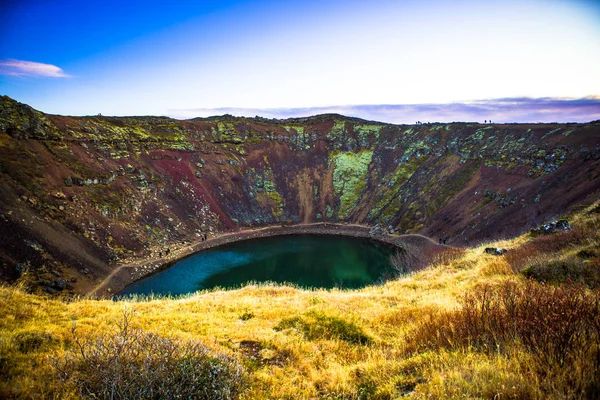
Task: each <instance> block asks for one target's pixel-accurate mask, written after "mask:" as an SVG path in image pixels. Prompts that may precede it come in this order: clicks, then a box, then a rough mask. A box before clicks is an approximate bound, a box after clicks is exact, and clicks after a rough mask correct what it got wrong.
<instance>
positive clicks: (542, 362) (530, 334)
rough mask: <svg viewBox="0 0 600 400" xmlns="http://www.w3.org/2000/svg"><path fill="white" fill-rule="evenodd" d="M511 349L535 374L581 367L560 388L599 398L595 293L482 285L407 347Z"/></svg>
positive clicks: (599, 320) (435, 317) (433, 319)
mask: <svg viewBox="0 0 600 400" xmlns="http://www.w3.org/2000/svg"><path fill="white" fill-rule="evenodd" d="M511 346H522V347H523V348H524V349H525V350H526V351H527V352H528V353H530V354H531V355H532V357H533V359H534V360H535V362H536V370H537V371H538V373H539V374H540V375H544V376H545V375H548V374H550V373H551V371H561V370H564V368H574V366H581V365H586V366H587V367H586V370H585V371H583V372H582V374H581V375H582V376H581V377H579V378H578V379H577V380H575V381H573V382H570V383H565V385H573V386H575V387H576V388H575V391H576V392H577V393H578V394H579V395H585V396H589V395H591V394H594V395H600V384H599V383H598V382H600V381H599V380H598V379H597V378H598V376H600V291H589V290H587V289H585V288H584V287H583V286H581V285H565V286H560V287H552V286H551V287H548V286H543V285H540V284H538V283H536V282H533V281H529V282H527V283H526V284H524V285H519V284H517V283H516V282H512V281H507V282H504V283H503V284H501V285H499V286H497V287H493V286H490V285H483V286H480V287H478V288H476V289H475V290H473V291H472V292H471V293H468V294H467V295H465V296H464V298H463V299H462V301H461V307H460V309H458V310H456V311H445V312H439V313H437V314H432V315H430V316H429V318H428V319H426V320H425V321H423V323H421V324H419V325H418V326H417V327H416V329H415V331H414V333H413V335H412V336H409V346H408V348H409V349H412V350H413V351H414V350H424V349H428V348H429V349H436V348H437V349H439V348H448V349H475V350H479V351H484V352H505V351H506V350H507V349H508V348H509V347H511ZM553 373H554V372H553ZM559 389H560V390H559V391H562V392H565V390H566V388H564V387H563V388H559ZM562 389H565V390H562ZM571 389H573V388H572V387H570V388H569V390H571Z"/></svg>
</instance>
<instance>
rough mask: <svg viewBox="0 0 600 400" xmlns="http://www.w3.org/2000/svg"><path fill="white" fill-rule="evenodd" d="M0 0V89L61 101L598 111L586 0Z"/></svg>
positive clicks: (597, 62)
mask: <svg viewBox="0 0 600 400" xmlns="http://www.w3.org/2000/svg"><path fill="white" fill-rule="evenodd" d="M171 3H173V4H167V2H153V1H130V2H126V1H113V0H108V1H103V2H96V1H72V0H64V1H53V0H45V1H42V0H16V1H15V0H5V1H4V2H2V3H0V35H1V36H0V37H2V40H0V94H6V95H9V96H11V97H13V98H15V99H17V100H19V101H21V102H24V103H27V104H30V105H32V106H33V107H35V108H37V109H39V110H42V111H45V112H49V113H56V114H69V115H86V114H97V113H102V114H104V115H149V114H152V115H169V116H173V117H176V118H191V117H195V116H208V115H215V114H222V113H232V114H235V115H247V116H254V115H264V116H269V117H288V116H303V115H310V114H316V113H320V112H340V113H343V114H347V115H354V116H359V117H363V118H367V119H376V120H383V121H387V122H397V123H412V122H414V121H416V120H421V121H456V120H483V119H492V120H494V121H497V122H513V121H517V122H537V121H559V122H562V121H580V122H584V121H589V120H594V119H600V97H599V96H600V67H598V66H600V6H599V5H598V4H596V3H597V2H594V1H584V0H580V1H576V0H572V1H566V0H520V1H515V0H503V1H494V0H490V1H481V0H480V1H470V0H463V1H442V0H421V1H411V0H408V1H398V0H371V1H358V0H346V1H341V0H321V1H314V0H304V1H296V0H291V1H267V0H253V1H251V0H246V1H243V0H237V1H177V2H171Z"/></svg>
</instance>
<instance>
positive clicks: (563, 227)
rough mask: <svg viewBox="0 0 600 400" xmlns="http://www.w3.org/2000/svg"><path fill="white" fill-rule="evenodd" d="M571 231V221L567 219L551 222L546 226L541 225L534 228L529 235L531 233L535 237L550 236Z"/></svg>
mask: <svg viewBox="0 0 600 400" xmlns="http://www.w3.org/2000/svg"><path fill="white" fill-rule="evenodd" d="M570 230H571V224H569V221H568V220H566V219H564V218H563V219H559V220H558V221H550V222H548V223H546V224H543V225H540V226H539V227H537V228H533V229H531V231H529V233H531V234H532V235H534V236H537V235H550V234H553V233H556V232H562V231H570Z"/></svg>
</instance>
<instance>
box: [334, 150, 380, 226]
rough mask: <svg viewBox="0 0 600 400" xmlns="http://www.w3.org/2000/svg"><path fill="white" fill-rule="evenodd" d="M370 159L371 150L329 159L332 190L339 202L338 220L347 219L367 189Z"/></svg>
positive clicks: (338, 155) (339, 155) (340, 154)
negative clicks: (331, 169) (331, 168)
mask: <svg viewBox="0 0 600 400" xmlns="http://www.w3.org/2000/svg"><path fill="white" fill-rule="evenodd" d="M372 157H373V150H361V151H359V152H357V153H351V152H346V153H335V154H333V155H332V156H331V157H330V159H331V164H332V165H333V188H334V191H335V194H336V197H337V198H339V202H340V205H339V208H338V214H337V215H338V218H340V219H346V218H348V217H349V216H350V213H351V212H352V211H353V209H354V207H355V206H356V204H357V202H358V201H359V200H360V198H361V195H362V193H363V191H364V190H365V188H366V187H367V179H366V178H367V173H368V172H369V164H370V163H371V158H372Z"/></svg>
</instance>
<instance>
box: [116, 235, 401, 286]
mask: <svg viewBox="0 0 600 400" xmlns="http://www.w3.org/2000/svg"><path fill="white" fill-rule="evenodd" d="M395 251H396V248H395V247H394V246H392V245H388V244H385V243H381V242H377V241H373V240H369V239H363V238H354V237H348V236H333V235H293V236H274V237H266V238H260V239H252V240H245V241H241V242H236V243H230V244H226V245H223V246H219V247H215V248H212V249H208V250H204V251H201V252H199V253H196V254H193V255H191V256H189V257H187V258H184V259H182V260H180V261H177V262H175V263H174V264H173V265H172V266H170V267H169V268H167V269H164V270H162V271H160V272H158V273H156V274H154V275H151V276H149V277H146V278H144V279H141V280H139V281H136V282H134V283H132V284H130V285H129V286H127V287H126V288H125V289H123V290H122V291H121V292H120V293H119V295H130V294H144V295H146V294H151V293H154V294H171V295H180V294H187V293H193V292H195V291H198V290H202V289H211V288H215V287H221V288H237V287H240V286H242V285H243V284H245V283H247V282H267V281H271V282H278V283H293V284H296V285H298V286H300V287H305V288H333V287H339V288H360V287H364V286H367V285H369V284H372V283H375V282H378V281H380V280H381V279H386V278H389V277H391V276H394V275H395V271H394V269H393V267H392V266H391V265H390V260H389V257H390V255H392V254H393V253H395Z"/></svg>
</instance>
